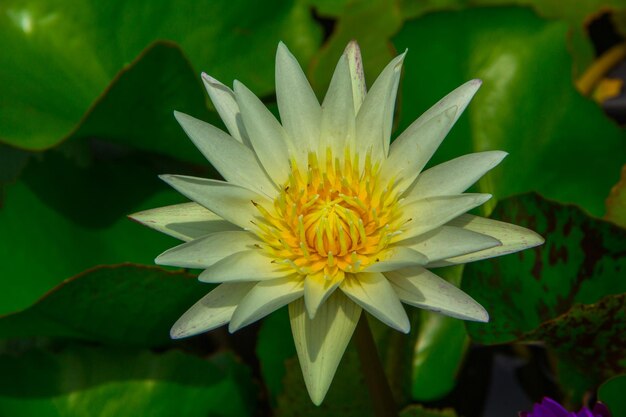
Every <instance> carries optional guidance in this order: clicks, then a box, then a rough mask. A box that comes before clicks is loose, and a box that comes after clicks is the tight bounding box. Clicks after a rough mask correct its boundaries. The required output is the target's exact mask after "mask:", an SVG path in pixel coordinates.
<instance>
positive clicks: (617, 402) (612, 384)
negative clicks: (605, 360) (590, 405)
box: [598, 375, 626, 417]
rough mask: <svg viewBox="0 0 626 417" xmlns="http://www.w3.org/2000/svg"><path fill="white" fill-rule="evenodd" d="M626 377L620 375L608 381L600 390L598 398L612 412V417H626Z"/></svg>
mask: <svg viewBox="0 0 626 417" xmlns="http://www.w3.org/2000/svg"><path fill="white" fill-rule="evenodd" d="M624 392H626V375H620V376H617V377H615V378H612V379H610V380H608V381H606V382H605V383H604V384H602V386H601V387H600V389H599V390H598V398H599V399H600V401H602V402H604V403H605V404H606V405H607V406H608V407H609V410H611V415H612V417H626V402H624Z"/></svg>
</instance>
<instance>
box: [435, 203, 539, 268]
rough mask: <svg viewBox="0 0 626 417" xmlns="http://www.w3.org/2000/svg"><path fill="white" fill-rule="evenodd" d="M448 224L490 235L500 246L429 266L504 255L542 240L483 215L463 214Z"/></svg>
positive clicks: (520, 228)
mask: <svg viewBox="0 0 626 417" xmlns="http://www.w3.org/2000/svg"><path fill="white" fill-rule="evenodd" d="M448 225H450V226H455V227H460V228H463V229H466V230H471V231H473V232H477V233H482V234H484V235H487V236H491V237H493V238H495V239H498V240H499V241H500V242H502V246H496V247H493V248H490V249H484V250H481V251H478V252H472V253H468V254H467V255H461V256H455V257H452V258H446V259H442V260H440V261H436V262H433V263H432V264H428V265H427V266H428V267H429V268H430V267H437V266H446V265H456V264H461V263H467V262H474V261H479V260H481V259H488V258H493V257H494V256H501V255H506V254H509V253H513V252H519V251H521V250H524V249H528V248H532V247H535V246H539V245H541V244H542V243H543V242H544V239H543V237H541V236H540V235H538V234H537V233H535V232H533V231H532V230H530V229H526V228H524V227H521V226H516V225H514V224H510V223H505V222H501V221H498V220H492V219H486V218H484V217H479V216H473V215H471V214H464V215H462V216H459V217H457V218H456V219H454V220H452V221H450V222H449V223H448Z"/></svg>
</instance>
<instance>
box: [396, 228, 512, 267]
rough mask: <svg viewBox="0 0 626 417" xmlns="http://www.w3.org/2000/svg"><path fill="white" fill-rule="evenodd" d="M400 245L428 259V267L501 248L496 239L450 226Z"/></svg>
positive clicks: (500, 243)
mask: <svg viewBox="0 0 626 417" xmlns="http://www.w3.org/2000/svg"><path fill="white" fill-rule="evenodd" d="M453 221H454V220H453ZM448 224H450V223H448ZM401 244H402V245H404V246H406V247H408V248H411V249H413V250H416V251H418V252H420V253H423V254H424V255H425V256H426V257H427V258H428V261H429V263H428V265H432V263H433V262H435V261H438V260H441V259H444V258H450V257H452V256H459V255H465V254H468V253H472V252H477V251H481V250H483V249H489V248H495V247H497V246H502V242H500V241H499V240H498V239H496V238H493V237H491V236H487V235H483V234H481V233H476V232H472V231H470V230H465V229H461V228H460V227H452V226H441V227H439V228H437V229H435V230H433V231H430V232H428V233H425V234H423V235H420V236H417V237H414V238H412V239H408V240H405V241H403V242H402V243H401ZM422 265H424V264H422Z"/></svg>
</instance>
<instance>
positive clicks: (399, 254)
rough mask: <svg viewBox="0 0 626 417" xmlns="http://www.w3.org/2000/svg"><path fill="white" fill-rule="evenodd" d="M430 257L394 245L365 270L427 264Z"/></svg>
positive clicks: (376, 270) (371, 270)
mask: <svg viewBox="0 0 626 417" xmlns="http://www.w3.org/2000/svg"><path fill="white" fill-rule="evenodd" d="M427 263H428V258H427V257H426V256H424V254H422V253H420V252H418V251H416V250H414V249H412V248H408V247H405V246H404V245H402V246H392V247H390V248H388V249H387V250H385V251H384V252H382V253H381V254H380V261H378V262H375V263H373V264H371V265H370V266H368V267H367V268H365V269H364V271H365V272H386V271H393V270H394V269H400V268H406V267H409V266H414V265H426V264H427Z"/></svg>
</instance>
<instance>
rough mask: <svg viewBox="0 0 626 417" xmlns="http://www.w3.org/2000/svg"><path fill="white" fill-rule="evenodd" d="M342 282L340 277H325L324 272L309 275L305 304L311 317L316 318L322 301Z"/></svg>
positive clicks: (306, 281)
mask: <svg viewBox="0 0 626 417" xmlns="http://www.w3.org/2000/svg"><path fill="white" fill-rule="evenodd" d="M339 284H341V280H340V279H325V278H324V275H323V274H317V275H308V276H307V277H306V279H305V281H304V304H305V306H306V311H307V313H308V314H309V318H310V319H313V318H315V314H317V310H318V309H319V308H320V306H321V305H322V303H324V301H326V300H327V299H328V297H330V295H331V294H332V293H333V291H335V289H337V287H338V286H339Z"/></svg>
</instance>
